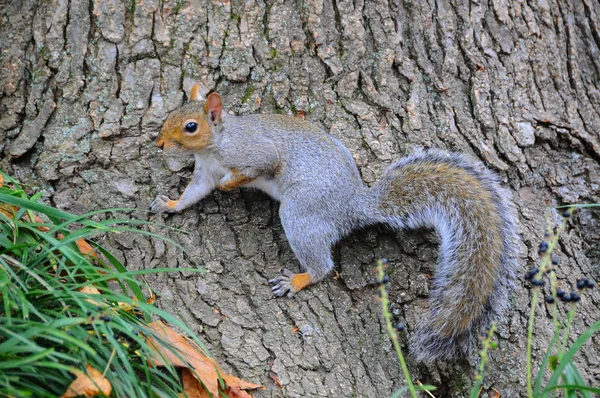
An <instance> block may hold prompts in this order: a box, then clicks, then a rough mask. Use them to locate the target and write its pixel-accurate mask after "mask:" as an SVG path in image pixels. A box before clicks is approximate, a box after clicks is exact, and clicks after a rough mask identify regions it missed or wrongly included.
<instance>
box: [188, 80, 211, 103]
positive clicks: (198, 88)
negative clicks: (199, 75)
mask: <svg viewBox="0 0 600 398" xmlns="http://www.w3.org/2000/svg"><path fill="white" fill-rule="evenodd" d="M207 93H208V88H206V86H205V85H204V84H202V83H196V84H194V87H192V89H191V90H190V101H203V100H204V98H205V97H206V94H207Z"/></svg>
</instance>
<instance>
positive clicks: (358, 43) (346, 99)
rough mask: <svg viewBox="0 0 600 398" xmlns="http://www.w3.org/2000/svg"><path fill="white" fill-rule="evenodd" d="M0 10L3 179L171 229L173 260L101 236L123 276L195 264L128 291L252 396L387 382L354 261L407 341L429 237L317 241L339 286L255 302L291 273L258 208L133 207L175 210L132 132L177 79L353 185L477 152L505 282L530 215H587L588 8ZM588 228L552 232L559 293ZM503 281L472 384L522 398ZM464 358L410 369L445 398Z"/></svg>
mask: <svg viewBox="0 0 600 398" xmlns="http://www.w3.org/2000/svg"><path fill="white" fill-rule="evenodd" d="M0 6H1V9H0V18H1V19H0V48H1V55H0V112H1V120H0V151H2V161H1V163H0V165H1V167H2V169H3V170H6V171H8V172H10V173H12V174H13V175H14V176H15V177H17V178H19V179H20V180H21V181H22V182H24V183H27V184H29V186H30V187H31V188H32V189H38V190H42V191H44V193H45V199H46V200H47V201H48V202H49V203H52V204H54V205H56V206H58V207H60V208H63V209H67V210H69V211H72V212H76V213H83V212H87V211H91V210H96V209H99V208H104V207H129V208H138V209H139V210H140V211H138V212H132V213H131V214H132V216H136V217H141V218H143V219H153V220H156V221H163V220H164V221H165V222H166V223H167V224H169V225H172V226H175V227H178V228H181V229H183V230H186V231H189V232H190V234H188V235H183V234H177V233H172V232H169V231H163V232H164V233H167V234H169V235H170V236H171V237H172V238H173V239H175V240H176V241H178V242H179V243H181V245H182V246H183V247H184V248H185V249H186V250H187V252H186V253H182V252H181V251H180V250H177V249H176V248H174V247H173V246H170V245H166V244H164V243H163V242H161V241H151V240H149V239H146V238H142V237H139V236H122V235H119V236H116V237H115V236H111V237H107V238H106V240H105V242H104V243H106V244H107V245H108V246H110V247H112V248H113V249H114V250H115V251H116V252H118V253H120V255H121V256H122V258H123V259H125V261H126V262H127V264H128V266H129V267H130V268H132V269H137V268H152V267H164V266H171V267H202V268H205V269H207V270H208V271H209V272H208V273H205V274H202V275H200V276H199V275H198V274H190V273H184V272H179V273H178V272H174V273H171V274H168V275H165V274H160V275H159V276H156V277H152V278H148V279H149V280H150V283H151V285H152V287H153V289H154V290H155V291H156V292H157V293H158V294H159V296H160V300H159V303H160V305H161V306H162V307H163V308H165V309H166V310H168V311H171V312H173V313H175V314H176V315H178V316H179V317H181V318H182V319H184V320H185V321H186V322H188V323H189V324H190V325H191V326H193V327H194V329H195V330H197V331H198V332H199V333H200V335H201V336H202V337H203V338H204V340H205V341H206V343H207V345H208V347H209V348H210V349H211V350H212V353H213V354H214V355H215V356H216V357H217V358H218V360H219V361H220V362H221V363H223V364H224V365H225V366H224V367H226V368H229V369H231V371H232V372H234V373H235V374H236V375H238V376H241V377H243V378H246V379H248V380H251V381H253V382H259V383H263V384H265V385H266V386H267V389H266V390H265V391H262V392H257V393H255V394H254V396H255V397H267V396H269V397H271V396H273V397H280V396H286V397H313V396H357V397H384V396H388V395H390V394H391V393H392V392H393V391H394V390H395V389H397V388H399V387H401V386H403V385H404V384H405V382H404V380H403V377H402V376H401V374H400V369H399V366H398V364H397V361H396V358H395V354H394V352H393V350H392V347H391V344H390V340H389V338H388V336H387V335H386V333H385V330H384V327H383V322H382V317H381V314H380V308H379V304H378V302H377V300H376V299H374V297H375V296H376V288H375V287H374V286H372V285H370V284H369V283H370V281H372V280H373V278H374V275H375V272H374V265H375V260H376V259H377V258H380V257H386V258H388V259H390V264H391V270H390V274H391V279H392V282H391V285H390V290H391V297H392V298H393V299H394V305H393V312H394V314H395V316H396V317H397V319H398V320H404V321H405V322H406V323H407V324H408V332H407V333H411V325H415V323H416V321H417V320H418V318H419V317H420V316H421V314H423V313H424V308H425V307H426V305H427V295H428V289H429V288H430V281H429V279H430V276H431V274H433V273H434V272H435V270H434V268H435V267H434V265H435V261H436V255H437V245H436V240H435V236H434V234H431V233H429V232H427V231H414V232H402V233H394V232H393V231H389V230H382V229H371V230H368V231H362V232H357V233H356V234H354V235H353V236H351V237H349V238H348V239H346V240H345V241H344V242H343V243H342V244H340V245H339V247H337V248H336V249H335V259H336V262H337V264H339V265H338V269H337V273H336V274H338V273H339V276H340V277H339V278H337V277H332V278H328V279H327V280H326V281H325V282H323V283H320V284H319V285H317V286H314V287H312V288H310V289H308V290H307V291H305V292H302V293H300V294H298V295H297V296H296V297H294V298H293V299H273V298H272V296H271V292H270V289H269V287H268V286H267V285H266V281H267V279H269V278H272V277H273V276H274V275H276V274H277V273H278V270H279V269H280V267H282V266H287V267H291V268H292V269H298V263H297V261H296V260H295V258H294V255H293V253H292V252H291V250H290V248H289V246H288V244H287V242H286V239H285V235H284V233H283V231H282V228H281V225H280V223H279V219H278V216H277V209H278V205H277V204H276V203H274V202H272V201H271V200H270V199H269V198H267V197H266V196H265V195H263V194H261V193H258V192H250V191H239V190H238V191H234V192H233V193H220V192H215V193H214V194H212V195H211V196H209V197H208V198H207V199H205V200H204V201H202V203H200V204H198V205H196V206H194V207H193V208H191V209H189V210H186V211H185V212H183V213H182V214H178V215H174V216H169V217H167V216H162V215H158V216H156V215H150V214H148V213H145V212H144V211H145V209H147V207H148V204H149V203H150V202H151V201H152V199H154V197H155V196H156V194H158V193H164V194H169V195H170V196H171V197H172V198H176V197H177V196H178V194H179V193H180V192H181V191H182V190H183V188H184V187H185V185H186V183H187V182H188V180H189V177H190V174H191V170H192V159H190V158H189V157H179V158H174V157H165V156H163V154H160V153H159V152H158V150H157V149H156V148H155V147H154V145H153V139H154V138H155V137H156V135H157V132H158V130H159V128H160V126H161V124H162V121H163V120H164V119H165V117H166V115H167V114H168V112H169V111H171V110H173V109H175V108H177V107H178V106H179V105H181V104H182V102H183V101H184V99H185V95H184V93H185V92H187V90H189V88H190V87H191V85H192V83H193V82H194V81H195V80H201V81H203V82H205V83H206V84H207V85H208V86H209V87H210V88H216V89H217V90H218V91H219V92H220V93H221V94H222V95H223V97H224V101H225V104H226V108H227V109H228V110H229V111H230V112H233V113H235V114H251V113H256V112H266V113H274V112H277V113H288V114H295V112H297V111H298V110H301V111H305V112H306V113H307V115H306V118H307V119H308V120H311V121H313V122H314V123H316V124H317V125H319V126H322V127H323V128H324V129H325V130H326V131H328V132H330V133H331V134H333V135H334V136H336V137H338V138H339V139H340V140H341V141H342V142H343V143H344V144H345V145H346V146H347V147H348V148H349V149H350V151H351V152H352V153H353V155H354V157H355V159H356V162H357V163H358V165H359V167H360V170H361V173H362V176H363V179H364V180H365V182H367V183H369V184H371V183H373V182H374V181H375V180H376V179H377V178H378V176H379V175H380V174H381V172H382V170H383V169H384V168H385V167H386V165H388V164H389V163H390V162H391V161H392V160H394V159H396V158H399V157H400V156H402V155H403V154H405V153H407V152H408V151H410V149H411V148H413V147H416V146H426V147H430V146H435V147H442V148H449V149H454V150H458V151H463V152H466V153H469V154H471V155H473V156H475V157H479V158H480V159H482V160H483V161H485V162H486V163H487V164H488V165H489V167H491V168H493V169H495V170H497V172H498V173H499V174H500V175H501V176H502V178H503V180H504V181H505V183H506V184H507V185H508V186H509V187H510V189H511V190H512V192H513V197H514V201H515V203H516V204H517V206H518V209H519V212H520V221H521V227H522V233H523V242H524V244H523V247H522V263H523V267H524V268H523V269H524V270H525V269H526V268H529V267H531V266H532V265H534V264H535V263H536V261H537V259H538V256H537V245H538V243H539V241H540V240H541V238H542V235H543V232H544V228H545V226H546V224H547V217H546V216H549V219H550V220H551V221H552V222H553V223H556V222H558V221H559V220H560V216H559V215H558V213H557V212H556V211H547V210H546V209H547V206H556V205H561V204H565V203H573V202H596V203H599V202H600V198H599V195H600V194H599V189H600V188H599V187H600V165H599V160H600V134H599V132H600V83H599V82H600V4H599V2H598V1H597V0H570V1H558V0H548V1H517V2H512V1H506V0H492V1H485V0H484V1H472V2H470V4H467V2H463V1H459V0H435V1H434V0H428V1H423V2H421V1H408V0H405V1H402V0H389V1H388V0H383V1H381V0H368V1H365V0H355V1H349V0H296V1H288V0H275V1H273V0H266V1H265V2H263V0H244V1H241V0H231V2H230V1H229V0H225V1H216V0H215V1H182V0H177V1H172V0H131V1H126V2H122V1H120V0H77V1H75V0H54V1H50V0H47V1H42V0H39V1H36V0H25V1H15V0H2V2H1V3H0ZM597 220H598V213H595V214H594V213H593V212H589V211H582V212H580V213H579V214H578V216H576V217H575V219H574V222H572V223H571V226H570V227H569V228H568V230H567V232H566V233H565V234H564V235H563V236H562V240H561V244H560V247H559V250H558V251H557V254H558V256H559V258H560V271H559V279H560V280H561V281H562V282H563V284H564V286H566V287H567V288H569V289H570V288H572V287H573V284H574V282H575V280H576V278H578V277H581V276H584V275H585V276H588V277H595V278H598V273H599V271H600V269H599V268H600V266H599V259H600V252H599V251H598V242H599V240H600V227H599V226H598V223H597ZM523 273H524V271H523V272H522V273H521V275H522V274H523ZM519 286H520V288H519V289H517V290H516V291H515V292H514V295H513V299H512V310H511V311H510V312H509V313H508V314H507V316H506V319H505V320H504V322H503V323H502V324H501V325H500V327H499V332H498V340H499V344H500V347H499V349H497V350H495V351H493V352H492V354H491V362H490V364H489V365H488V369H489V373H488V375H489V376H488V377H487V381H486V388H490V387H494V388H496V389H497V390H498V391H500V392H501V393H502V394H503V396H507V397H511V396H519V395H523V393H524V390H525V377H524V374H525V372H524V369H525V344H526V338H525V330H526V320H527V314H528V306H529V297H530V290H529V288H527V287H526V286H525V284H524V283H522V282H519ZM599 305H600V297H599V295H598V292H597V291H595V292H592V293H590V294H588V293H586V294H585V295H584V297H583V299H582V302H581V304H580V308H581V310H580V315H578V317H577V319H576V321H575V323H574V331H575V332H576V334H578V333H580V332H581V331H582V330H584V328H585V327H586V326H588V325H590V324H591V323H592V322H593V321H594V320H597V319H599V318H600V310H599V309H598V306H599ZM560 307H561V313H564V311H563V310H562V308H563V306H562V305H561V306H560ZM538 314H540V316H539V318H538V323H537V327H536V332H535V342H534V356H535V359H536V361H538V362H539V360H540V359H541V355H542V351H541V349H543V348H544V347H546V345H547V342H548V341H549V339H550V336H551V330H552V329H551V322H550V319H549V317H548V314H549V310H548V308H547V307H545V305H540V307H539V309H538ZM294 327H297V328H298V329H299V332H296V333H294V331H293V328H294ZM404 337H405V336H404ZM403 341H406V339H405V338H403ZM599 358H600V338H598V337H595V338H594V339H592V340H591V342H590V343H589V344H588V345H587V346H586V348H585V349H584V350H583V351H582V352H581V354H580V355H579V357H578V359H577V363H578V364H579V365H580V370H581V372H582V374H583V375H584V377H585V378H586V379H587V380H588V381H594V380H595V381H596V382H597V381H598V379H599V378H600V374H599V370H598V369H599V368H600V362H599ZM476 363H477V356H476V355H474V356H473V357H472V358H470V359H468V360H465V361H458V362H455V363H437V364H434V365H431V366H422V365H417V364H415V363H414V362H411V361H410V359H409V366H410V368H411V371H412V372H413V375H414V376H415V378H419V379H421V380H423V381H424V382H430V383H432V384H435V385H437V386H439V387H440V389H441V391H440V392H439V393H438V394H437V395H438V396H440V397H443V396H461V395H462V394H464V391H466V390H467V389H468V388H469V386H470V385H471V381H470V380H471V377H472V376H473V371H474V365H475V364H476ZM274 378H277V379H278V380H279V381H280V382H281V384H282V385H283V386H284V387H283V388H280V387H278V386H276V385H275V383H274V381H273V379H274Z"/></svg>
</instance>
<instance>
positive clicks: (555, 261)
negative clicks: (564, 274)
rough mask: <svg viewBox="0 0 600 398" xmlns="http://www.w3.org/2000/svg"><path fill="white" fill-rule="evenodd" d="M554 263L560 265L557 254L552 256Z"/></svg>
mask: <svg viewBox="0 0 600 398" xmlns="http://www.w3.org/2000/svg"><path fill="white" fill-rule="evenodd" d="M552 265H558V257H557V256H553V257H552Z"/></svg>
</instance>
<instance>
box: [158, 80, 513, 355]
mask: <svg viewBox="0 0 600 398" xmlns="http://www.w3.org/2000/svg"><path fill="white" fill-rule="evenodd" d="M208 92H209V91H208V89H207V88H206V87H204V86H200V85H199V84H198V83H196V84H195V85H194V87H193V88H192V90H191V91H190V95H189V102H187V103H186V104H184V105H183V106H182V107H180V108H179V109H176V110H174V111H173V112H171V113H170V114H169V116H168V117H167V119H166V121H165V123H164V125H163V127H162V129H161V131H160V134H159V136H158V138H157V139H156V145H157V146H158V147H159V148H161V149H163V150H168V149H170V148H176V149H180V150H181V149H182V150H184V151H187V152H191V153H192V154H193V155H194V157H195V170H194V174H193V177H192V180H191V182H190V183H189V185H188V186H187V188H186V189H185V191H184V192H183V194H182V195H181V197H180V198H179V199H178V200H171V199H170V198H168V197H166V196H164V195H159V196H157V197H156V199H155V200H154V201H153V202H152V204H151V210H153V211H156V212H168V213H173V212H180V211H181V210H183V209H185V208H187V207H189V206H190V205H192V204H194V203H196V202H198V201H199V200H201V199H202V198H204V197H205V196H207V195H208V194H209V193H210V192H211V191H213V190H214V189H215V188H219V189H221V190H223V191H229V190H232V189H234V188H238V187H242V186H243V187H252V188H258V189H260V190H262V191H264V192H265V193H267V194H268V195H270V196H271V197H272V198H274V199H276V200H277V201H279V202H281V206H280V208H279V216H280V218H281V224H282V226H283V228H284V231H285V234H286V236H287V239H288V241H289V244H290V246H291V248H292V250H293V251H294V253H295V255H296V257H297V258H298V260H299V262H300V264H301V266H302V268H303V269H304V270H305V271H306V272H304V273H296V274H295V273H292V272H291V271H289V270H287V269H285V268H284V269H283V270H282V275H281V276H278V277H276V278H274V279H272V280H270V281H269V284H272V285H274V286H273V288H272V290H273V293H274V295H275V296H284V295H287V297H292V296H293V295H294V294H296V293H298V292H299V291H300V290H302V289H304V288H305V287H307V286H308V285H310V284H314V283H317V282H319V281H321V280H322V279H323V278H324V277H325V276H326V275H327V274H328V273H329V272H330V271H331V270H332V269H333V267H334V263H333V260H332V257H331V247H332V246H333V245H334V244H335V243H336V242H337V241H338V240H340V239H341V238H342V237H343V236H345V235H347V234H349V233H350V232H351V231H352V230H354V229H356V228H361V227H366V226H370V225H374V224H380V223H383V224H387V225H389V226H391V227H392V228H395V229H406V228H408V229H412V228H421V227H433V228H434V229H435V230H436V231H437V233H438V234H439V236H440V238H441V244H440V254H439V258H438V264H437V270H436V275H435V277H434V279H433V290H432V293H431V297H430V301H429V303H430V304H429V309H428V314H426V315H425V316H423V318H422V319H423V320H422V321H421V322H420V324H418V325H417V328H416V333H413V336H412V337H411V339H410V342H409V346H410V351H411V354H412V356H413V357H414V358H415V359H416V360H417V361H418V362H431V361H433V360H436V359H440V360H448V359H453V358H456V357H459V356H465V355H467V354H468V353H469V352H470V350H471V349H472V348H473V345H474V344H475V343H476V341H477V339H476V337H477V336H478V335H479V332H480V331H481V330H482V328H484V327H487V326H489V324H490V323H491V322H492V321H493V320H494V319H497V318H498V317H500V315H501V314H502V312H503V310H504V309H505V307H506V306H507V302H508V295H509V292H510V291H511V289H512V287H513V286H514V282H513V281H514V278H515V273H516V270H517V268H518V260H517V253H518V237H519V232H518V227H517V222H516V210H515V207H514V205H513V204H512V202H511V200H510V199H509V197H510V195H509V193H508V192H507V191H506V190H505V189H503V188H501V187H500V184H499V182H498V178H497V177H496V175H495V174H494V173H492V172H491V171H490V170H489V169H487V168H486V167H485V166H483V164H481V163H480V162H479V161H472V160H470V159H469V158H467V157H466V156H464V155H461V154H458V153H452V152H445V151H441V150H433V149H429V150H417V151H416V152H414V153H413V154H411V155H409V156H408V157H405V158H403V159H401V160H399V161H397V162H396V163H393V164H392V165H391V166H390V167H389V168H388V169H387V170H386V171H385V172H384V174H383V177H382V178H381V180H379V181H378V182H376V183H375V184H374V185H373V186H371V187H367V186H366V185H365V184H364V183H363V181H362V179H361V177H360V174H359V171H358V168H357V166H356V164H355V162H354V159H353V158H352V156H351V154H350V152H349V151H348V149H347V148H345V147H344V146H343V145H342V143H341V142H339V141H338V140H337V139H335V138H334V137H332V136H331V135H329V134H327V133H326V132H324V131H323V130H321V129H320V128H318V127H316V126H314V125H313V124H311V123H309V122H307V121H305V120H303V119H301V118H297V117H290V116H284V115H265V114H258V115H248V116H232V115H225V114H224V112H223V102H222V99H221V96H220V95H219V94H218V93H216V92H213V93H211V94H210V95H209V96H208V97H207V98H206V99H205V96H206V94H208Z"/></svg>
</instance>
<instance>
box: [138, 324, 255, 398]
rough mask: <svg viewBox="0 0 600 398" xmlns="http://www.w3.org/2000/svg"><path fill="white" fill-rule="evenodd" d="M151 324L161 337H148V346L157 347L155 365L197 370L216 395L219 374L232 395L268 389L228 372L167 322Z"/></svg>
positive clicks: (153, 361)
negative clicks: (255, 389) (166, 323)
mask: <svg viewBox="0 0 600 398" xmlns="http://www.w3.org/2000/svg"><path fill="white" fill-rule="evenodd" d="M148 327H150V329H152V330H153V331H154V332H156V334H157V335H158V337H159V338H160V340H161V342H159V341H157V339H155V338H154V337H152V336H148V337H147V338H146V342H147V343H148V345H149V346H150V347H152V348H153V349H154V350H156V355H154V356H153V357H152V358H149V359H148V360H149V362H150V363H151V364H152V365H153V366H165V364H166V363H169V364H171V365H173V366H175V367H184V368H190V370H194V371H195V374H194V373H193V372H192V374H194V376H197V377H198V378H199V379H200V381H201V383H202V384H203V385H204V387H206V389H207V390H208V392H209V393H211V394H212V396H213V397H218V396H219V375H220V376H221V378H222V379H223V381H224V382H225V385H226V386H227V387H228V390H226V391H230V392H231V394H232V395H231V397H240V398H247V397H250V395H249V394H248V393H246V392H244V391H240V390H249V389H254V388H262V389H264V388H265V387H264V386H261V385H260V384H253V383H248V382H247V381H244V380H242V379H239V378H237V377H235V376H231V375H228V374H226V373H225V372H224V371H223V369H221V368H220V367H219V365H217V363H216V362H215V360H214V359H212V358H209V357H207V356H206V355H204V354H203V353H202V352H201V351H200V349H199V348H198V347H196V346H195V345H193V344H192V343H191V342H190V341H189V340H188V339H186V338H185V337H183V336H182V335H180V334H179V333H177V332H176V331H174V330H173V329H171V328H170V327H168V326H167V325H165V324H164V323H162V322H160V321H156V322H152V323H151V324H149V325H148ZM161 343H162V344H161ZM244 394H246V395H244Z"/></svg>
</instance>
